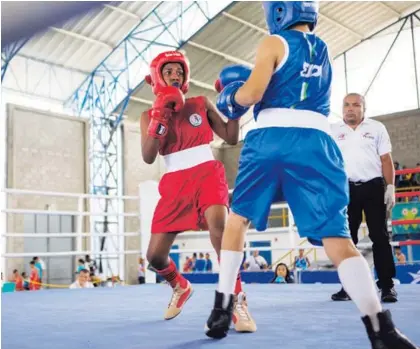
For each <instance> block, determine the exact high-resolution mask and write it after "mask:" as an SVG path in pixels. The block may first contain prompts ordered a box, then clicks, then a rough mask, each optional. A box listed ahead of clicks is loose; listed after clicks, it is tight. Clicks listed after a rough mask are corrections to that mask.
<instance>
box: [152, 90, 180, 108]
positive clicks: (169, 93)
mask: <svg viewBox="0 0 420 349" xmlns="http://www.w3.org/2000/svg"><path fill="white" fill-rule="evenodd" d="M184 104H185V97H184V94H183V93H182V91H181V90H180V89H179V88H178V87H175V86H165V87H162V88H161V89H160V90H159V92H158V94H157V96H156V100H155V103H153V108H154V109H155V108H157V109H162V108H169V109H172V110H173V111H174V112H176V113H177V112H179V111H180V110H181V109H182V108H183V107H184Z"/></svg>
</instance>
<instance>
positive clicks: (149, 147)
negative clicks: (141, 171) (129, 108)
mask: <svg viewBox="0 0 420 349" xmlns="http://www.w3.org/2000/svg"><path fill="white" fill-rule="evenodd" d="M149 122H150V119H149V113H148V112H147V111H145V112H143V113H142V114H141V119H140V132H141V155H142V157H143V160H144V162H145V163H147V164H153V162H154V161H155V159H156V156H157V154H158V151H159V140H158V139H156V138H153V137H150V136H149V135H148V134H147V129H148V127H149Z"/></svg>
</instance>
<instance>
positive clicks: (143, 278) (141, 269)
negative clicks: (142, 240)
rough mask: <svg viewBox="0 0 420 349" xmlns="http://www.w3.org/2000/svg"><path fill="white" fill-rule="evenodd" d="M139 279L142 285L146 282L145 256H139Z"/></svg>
mask: <svg viewBox="0 0 420 349" xmlns="http://www.w3.org/2000/svg"><path fill="white" fill-rule="evenodd" d="M138 279H139V284H140V285H142V284H145V283H146V268H145V267H144V258H142V257H139V265H138Z"/></svg>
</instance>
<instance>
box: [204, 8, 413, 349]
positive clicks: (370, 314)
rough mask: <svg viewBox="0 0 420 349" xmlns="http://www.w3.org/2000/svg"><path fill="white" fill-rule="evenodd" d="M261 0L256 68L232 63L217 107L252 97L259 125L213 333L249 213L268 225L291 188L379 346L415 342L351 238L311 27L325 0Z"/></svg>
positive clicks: (295, 208)
mask: <svg viewBox="0 0 420 349" xmlns="http://www.w3.org/2000/svg"><path fill="white" fill-rule="evenodd" d="M263 7H264V12H265V17H266V21H267V26H268V29H269V31H270V34H271V35H269V36H267V37H265V38H264V39H263V40H262V42H261V43H260V45H259V47H258V49H257V55H256V62H255V67H254V69H253V70H252V71H249V70H248V69H246V68H245V67H239V66H231V67H227V68H225V69H224V70H223V71H222V72H221V73H220V76H219V80H218V81H217V83H216V89H217V90H218V91H220V92H221V93H220V95H219V96H218V100H217V106H218V108H219V110H220V111H221V112H222V113H223V114H224V115H225V116H226V117H227V118H229V119H238V118H240V117H241V116H242V115H244V114H245V113H246V112H247V111H248V109H249V107H250V106H252V105H254V118H255V120H256V128H255V129H254V130H252V131H250V132H248V134H247V136H246V138H245V144H244V147H243V149H242V152H241V156H240V159H239V170H238V176H237V179H236V185H235V190H234V192H233V202H232V206H231V213H230V215H229V218H228V221H227V224H226V226H225V231H224V234H223V240H222V251H221V261H220V274H219V286H218V290H217V291H216V297H215V302H214V308H213V310H212V312H211V315H210V317H209V319H208V320H207V324H206V327H207V328H206V334H207V336H209V337H213V338H223V337H225V336H226V334H227V331H228V329H229V325H230V322H231V317H232V306H233V290H234V285H235V280H236V275H237V273H238V270H239V267H240V264H241V262H242V258H243V246H244V238H245V233H246V230H247V228H248V227H249V224H250V222H252V223H253V224H254V225H255V227H256V229H257V230H260V231H263V230H265V229H266V228H267V219H268V214H269V211H270V206H271V204H272V202H273V201H275V199H277V198H278V197H279V196H280V195H282V196H283V195H284V198H285V199H286V200H287V202H288V204H289V206H290V209H291V210H292V213H293V216H294V219H295V222H296V225H297V227H298V231H299V234H300V236H301V237H307V238H308V239H309V240H310V241H311V242H312V243H313V244H318V245H321V244H322V245H323V246H324V248H325V251H326V253H327V255H328V256H329V258H330V259H331V260H332V262H333V263H334V264H335V265H336V266H337V269H338V274H339V277H340V281H341V282H342V284H343V286H344V288H345V290H346V291H347V293H348V294H349V296H350V297H351V299H352V300H353V301H354V302H355V304H356V306H357V307H358V309H359V310H360V312H361V313H362V314H363V317H362V320H363V323H364V324H365V326H366V330H367V333H368V336H369V339H370V341H371V343H372V348H373V349H379V348H382V349H415V348H417V347H416V346H415V345H414V344H412V343H411V342H410V341H409V339H407V338H406V337H405V336H404V335H402V334H401V332H399V330H397V329H396V328H395V326H394V324H393V322H392V319H391V315H390V312H389V311H384V310H383V309H382V306H381V304H380V301H379V297H378V295H377V292H376V289H375V284H374V281H373V278H372V275H371V272H370V269H369V266H368V264H367V262H366V260H365V259H364V258H363V257H362V256H361V254H360V253H359V252H358V250H357V249H356V247H355V246H354V244H353V242H352V240H351V238H350V233H349V228H348V223H347V211H346V207H347V205H348V202H349V189H348V179H347V176H346V174H345V172H344V163H343V159H342V156H341V152H340V150H339V149H338V147H337V145H336V143H335V142H334V140H333V138H332V137H331V136H330V127H329V123H328V120H327V117H328V115H329V113H330V91H331V78H332V66H331V62H330V58H329V55H328V47H327V45H326V44H325V43H324V42H323V41H322V40H321V39H320V38H318V37H317V36H316V35H315V34H313V33H312V32H313V30H314V28H315V26H316V23H317V19H318V5H317V3H315V2H312V1H302V2H299V1H268V2H265V1H264V2H263ZM337 316H338V315H337Z"/></svg>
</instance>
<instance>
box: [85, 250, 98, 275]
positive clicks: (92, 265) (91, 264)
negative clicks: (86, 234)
mask: <svg viewBox="0 0 420 349" xmlns="http://www.w3.org/2000/svg"><path fill="white" fill-rule="evenodd" d="M85 261H86V267H87V269H88V270H89V273H90V276H91V277H92V276H95V275H96V271H97V270H98V267H97V265H96V261H95V260H94V259H91V258H90V256H89V255H88V254H87V255H86V256H85Z"/></svg>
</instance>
